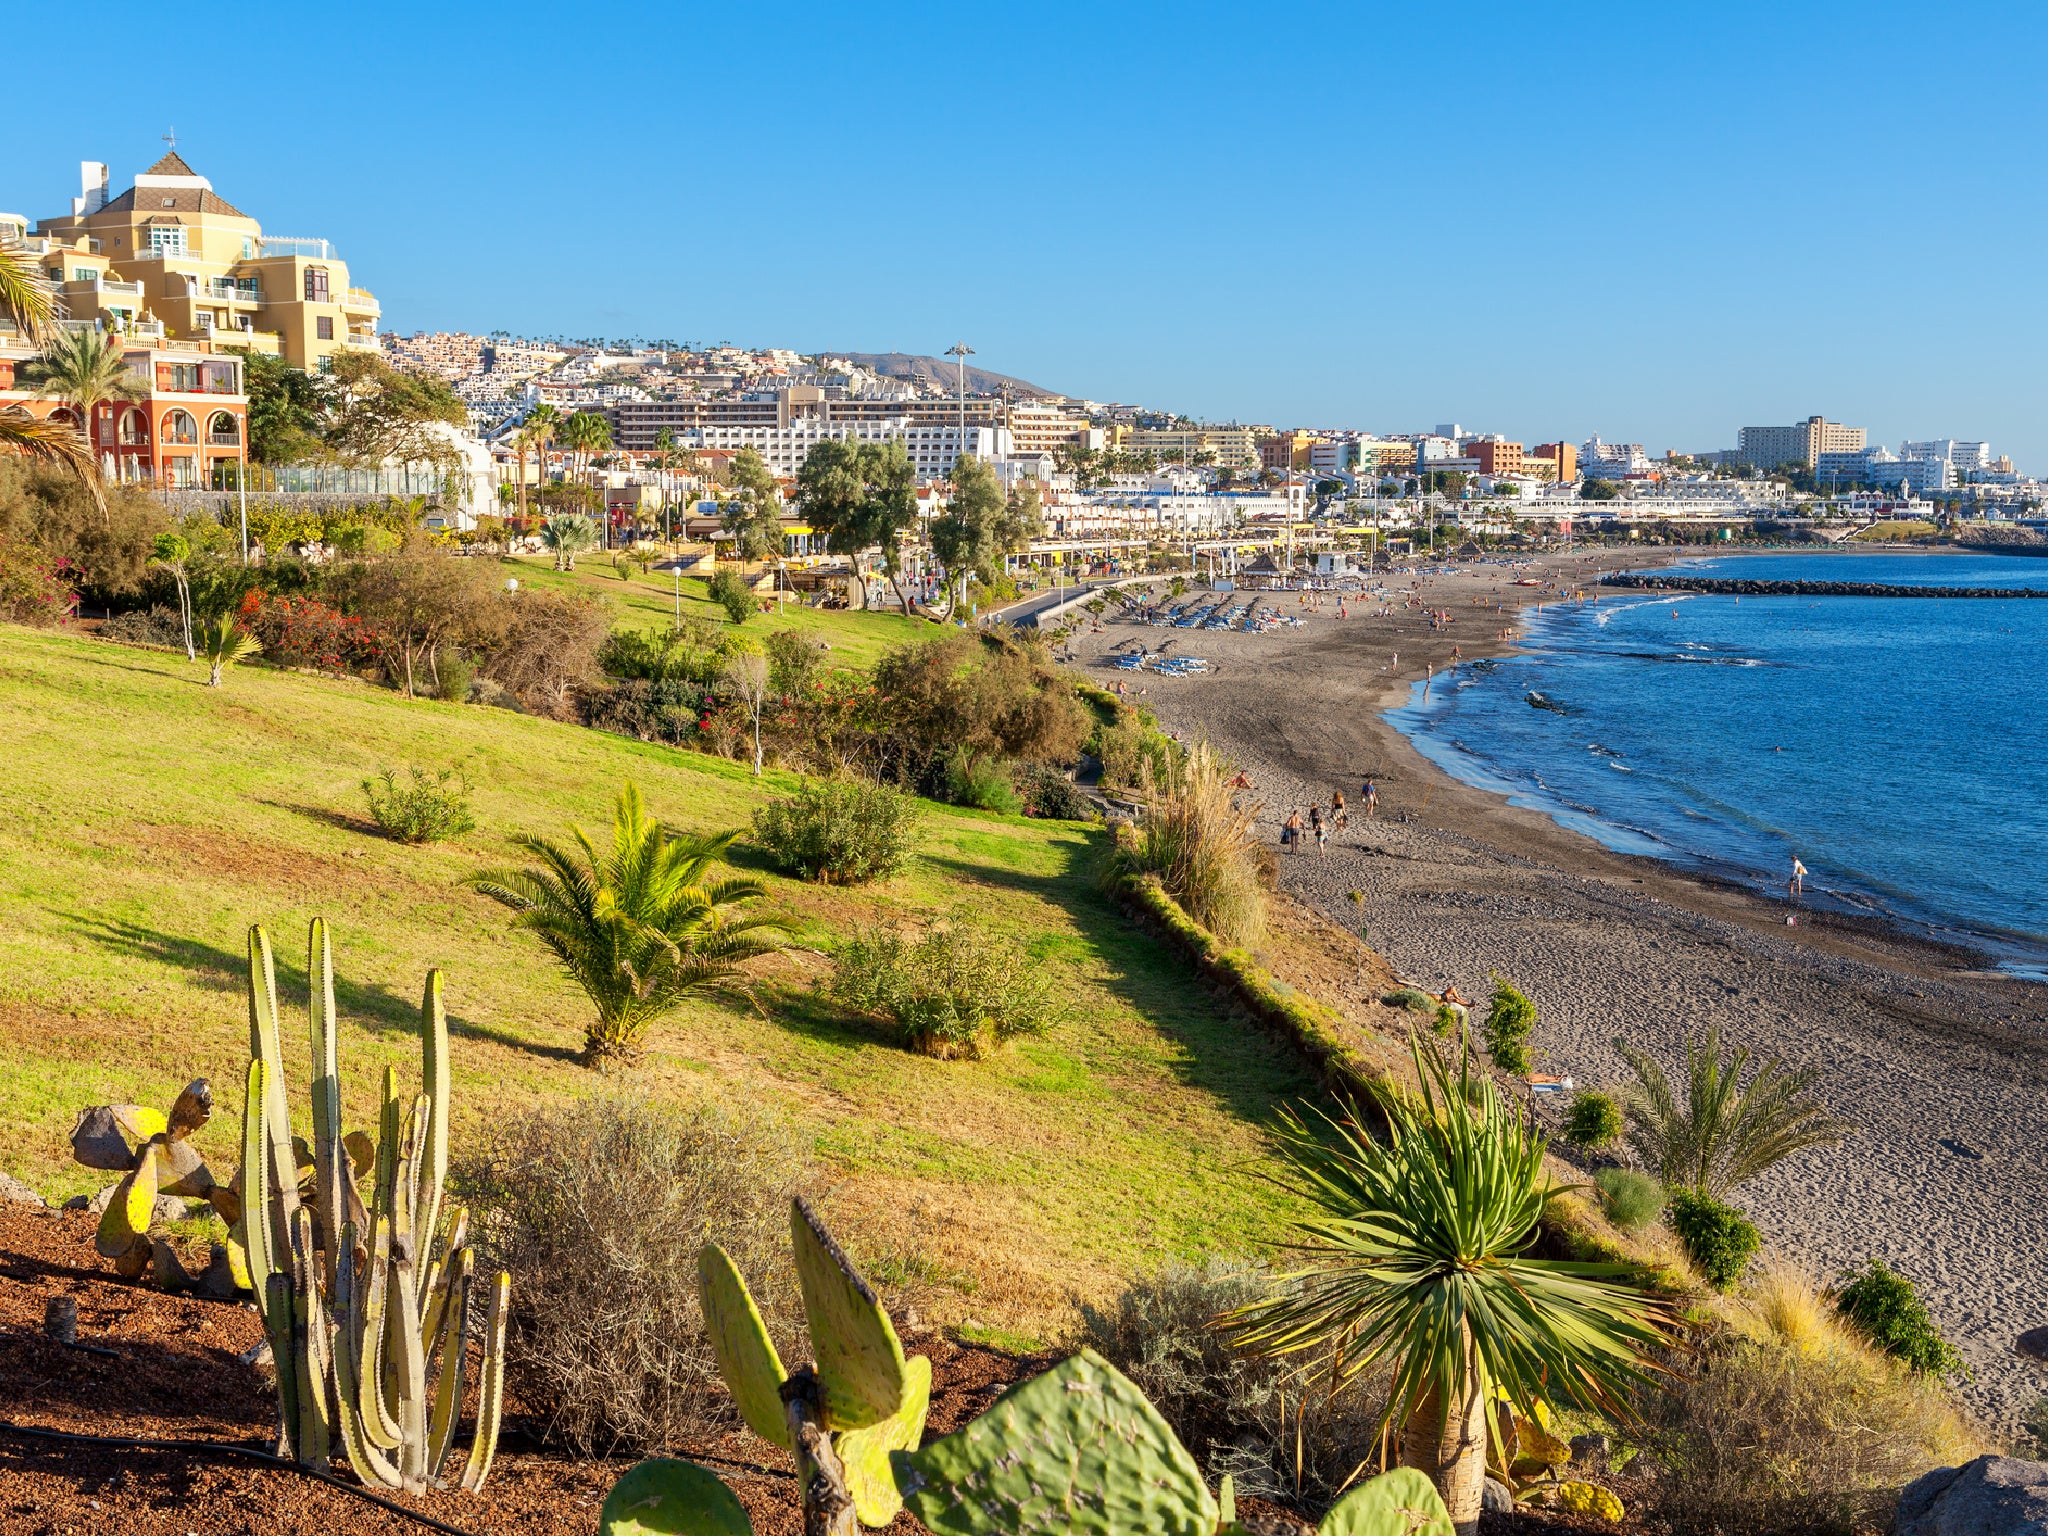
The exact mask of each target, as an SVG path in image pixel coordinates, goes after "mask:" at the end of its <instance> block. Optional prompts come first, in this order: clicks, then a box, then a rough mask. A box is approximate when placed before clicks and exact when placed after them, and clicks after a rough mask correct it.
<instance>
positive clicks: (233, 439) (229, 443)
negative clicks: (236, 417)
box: [206, 432, 242, 448]
mask: <svg viewBox="0 0 2048 1536" xmlns="http://www.w3.org/2000/svg"><path fill="white" fill-rule="evenodd" d="M206 445H207V446H208V447H209V448H239V447H241V446H242V439H241V436H240V434H238V433H231V434H229V435H228V436H226V437H222V436H221V435H220V434H219V433H218V432H212V433H208V434H207V438H206Z"/></svg>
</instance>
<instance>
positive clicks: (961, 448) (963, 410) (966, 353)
mask: <svg viewBox="0 0 2048 1536" xmlns="http://www.w3.org/2000/svg"><path fill="white" fill-rule="evenodd" d="M946 356H948V357H955V358H958V359H959V360H960V436H959V438H958V439H957V440H956V441H955V443H954V452H955V455H956V456H957V455H959V454H962V453H965V452H966V451H967V359H969V358H970V357H972V356H974V348H972V347H970V346H969V345H967V343H966V342H964V341H956V342H954V343H953V345H952V346H950V347H948V348H946Z"/></svg>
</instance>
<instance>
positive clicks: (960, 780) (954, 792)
mask: <svg viewBox="0 0 2048 1536" xmlns="http://www.w3.org/2000/svg"><path fill="white" fill-rule="evenodd" d="M941 788H942V789H943V790H944V792H945V796H946V799H947V800H948V801H949V802H950V803H952V804H954V805H965V806H971V807H973V808H974V809H975V810H978V811H999V812H1001V813H1002V814H1003V815H1005V816H1014V815H1016V814H1017V812H1018V810H1019V809H1020V808H1021V807H1022V803H1023V802H1021V801H1020V800H1019V799H1018V798H1017V791H1016V789H1015V788H1013V787H1012V785H1011V783H1010V774H1009V770H1008V769H1006V768H1005V767H1004V766H1003V765H1002V764H1001V763H1000V762H998V761H996V760H995V759H994V758H990V757H980V756H977V755H976V754H974V753H972V752H969V751H968V750H967V749H966V748H965V747H958V748H955V749H954V751H953V754H952V756H950V757H948V758H947V759H946V772H945V777H944V780H943V782H942V784H941Z"/></svg>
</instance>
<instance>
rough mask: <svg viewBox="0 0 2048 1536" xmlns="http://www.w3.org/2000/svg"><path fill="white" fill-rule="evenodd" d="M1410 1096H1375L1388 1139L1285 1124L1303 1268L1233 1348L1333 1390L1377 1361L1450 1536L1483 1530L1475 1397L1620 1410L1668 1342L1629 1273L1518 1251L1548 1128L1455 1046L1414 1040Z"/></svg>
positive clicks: (1659, 1317)
mask: <svg viewBox="0 0 2048 1536" xmlns="http://www.w3.org/2000/svg"><path fill="white" fill-rule="evenodd" d="M1410 1048H1411V1051H1412V1053H1413V1055H1414V1059H1415V1069H1416V1075H1417V1077H1418V1078H1419V1080H1420V1083H1421V1091H1420V1093H1419V1094H1415V1095H1408V1094H1389V1095H1388V1096H1387V1098H1386V1100H1385V1102H1384V1103H1383V1105H1382V1110H1383V1112H1384V1115H1385V1119H1386V1121H1387V1134H1386V1140H1385V1141H1384V1142H1382V1141H1378V1140H1375V1139H1374V1138H1373V1137H1372V1136H1371V1135H1369V1134H1368V1133H1367V1132H1366V1131H1364V1130H1363V1129H1362V1128H1361V1127H1360V1126H1359V1124H1358V1123H1357V1120H1356V1118H1355V1117H1354V1118H1353V1119H1350V1120H1345V1121H1339V1120H1335V1119H1331V1118H1329V1117H1328V1116H1324V1115H1320V1114H1315V1115H1314V1116H1313V1118H1308V1117H1302V1116H1292V1115H1290V1116H1288V1117H1287V1119H1286V1129H1285V1134H1284V1149H1285V1152H1286V1154H1287V1156H1288V1159H1289V1161H1290V1162H1291V1164H1292V1176H1291V1178H1289V1180H1288V1182H1289V1183H1290V1184H1291V1186H1292V1187H1293V1188H1294V1190H1295V1191H1296V1192H1297V1193H1298V1194H1299V1195H1301V1196H1302V1197H1303V1198H1304V1199H1306V1200H1307V1201H1308V1202H1309V1203H1310V1204H1311V1205H1312V1206H1314V1207H1316V1209H1317V1214H1316V1215H1314V1216H1312V1217H1311V1218H1309V1219H1308V1220H1305V1221H1303V1222H1302V1223H1300V1226H1299V1233H1300V1236H1299V1238H1298V1239H1297V1241H1296V1242H1295V1243H1294V1244H1293V1245H1292V1246H1293V1247H1294V1249H1295V1250H1296V1251H1297V1252H1299V1253H1301V1254H1302V1256H1303V1258H1304V1259H1305V1260H1306V1262H1305V1264H1304V1265H1303V1266H1302V1267H1301V1268H1299V1269H1297V1270H1295V1271H1293V1272H1291V1273H1288V1274H1285V1275H1280V1276H1276V1286H1277V1287H1278V1288H1276V1290H1275V1292H1274V1294H1273V1296H1272V1297H1271V1298H1270V1299H1269V1300H1266V1301H1263V1302H1259V1303H1255V1304H1254V1305H1252V1306H1250V1307H1247V1308H1244V1309H1242V1310H1240V1311H1239V1312H1236V1313H1233V1314H1231V1316H1230V1319H1229V1326H1230V1331H1231V1333H1232V1335H1233V1337H1234V1338H1235V1340H1236V1342H1237V1343H1238V1344H1239V1345H1240V1346H1241V1347H1244V1348H1247V1349H1251V1350H1254V1351H1256V1352H1258V1353H1261V1354H1265V1355H1271V1356H1300V1357H1305V1364H1306V1366H1307V1368H1308V1370H1309V1372H1310V1374H1311V1375H1315V1376H1324V1377H1327V1378H1328V1379H1330V1380H1331V1381H1332V1382H1333V1383H1339V1382H1343V1381H1347V1380H1349V1379H1351V1378H1352V1377H1355V1376H1356V1375H1358V1374H1359V1373H1360V1372H1362V1371H1367V1370H1370V1369H1372V1368H1373V1367H1375V1366H1376V1365H1379V1364H1381V1363H1382V1362H1385V1363H1388V1364H1391V1366H1392V1368H1393V1383H1392V1388H1391V1391H1390V1393H1389V1397H1388V1403H1387V1419H1388V1422H1389V1423H1391V1424H1393V1425H1396V1426H1398V1427H1399V1430H1400V1461H1401V1464H1402V1465H1403V1466H1406V1467H1413V1468H1416V1469H1418V1470H1419V1471H1421V1472H1423V1473H1425V1474H1427V1475H1428V1477H1429V1478H1430V1480H1431V1481H1432V1482H1433V1483H1435V1485H1436V1486H1437V1488H1438V1489H1439V1491H1440V1492H1441V1493H1442V1494H1443V1499H1444V1503H1445V1505H1446V1506H1447V1507H1448V1509H1449V1511H1450V1515H1451V1519H1452V1522H1453V1523H1454V1524H1455V1526H1456V1527H1457V1529H1458V1531H1459V1532H1460V1533H1461V1536H1466V1533H1469V1532H1471V1531H1474V1530H1476V1529H1477V1527H1478V1519H1479V1505H1480V1495H1481V1493H1482V1491H1483V1489H1484V1484H1485V1475H1486V1452H1487V1440H1488V1431H1489V1426H1488V1414H1487V1411H1486V1410H1487V1405H1488V1404H1489V1403H1492V1402H1495V1401H1496V1400H1499V1401H1504V1402H1505V1403H1507V1404H1508V1405H1510V1406H1511V1407H1512V1409H1513V1410H1514V1411H1515V1412H1516V1413H1517V1414H1522V1415H1530V1414H1533V1413H1534V1412H1535V1410H1536V1404H1538V1403H1539V1402H1547V1403H1549V1404H1553V1405H1557V1406H1567V1407H1575V1408H1582V1409H1588V1410H1594V1411H1599V1412H1604V1413H1608V1414H1612V1415H1615V1416H1617V1417H1622V1416H1625V1415H1626V1414H1627V1411H1628V1410H1627V1406H1626V1404H1627V1399H1628V1395H1629V1393H1630V1391H1631V1389H1633V1388H1635V1387H1637V1386H1640V1385H1641V1384H1643V1382H1644V1381H1645V1380H1646V1378H1647V1373H1648V1371H1649V1370H1650V1369H1651V1366H1650V1363H1649V1362H1650V1353H1651V1351H1652V1350H1654V1349H1656V1348H1657V1347H1658V1346H1659V1345H1661V1344H1663V1343H1665V1342H1666V1340H1667V1338H1668V1331H1667V1327H1666V1319H1665V1317H1664V1314H1663V1309H1662V1308H1661V1306H1660V1305H1659V1304H1658V1303H1657V1302H1655V1301H1654V1300H1652V1299H1651V1298H1650V1297H1649V1296H1647V1295H1645V1294H1644V1293H1643V1292H1641V1291H1640V1290H1638V1289H1636V1288H1635V1287H1634V1286H1633V1285H1632V1284H1630V1283H1629V1276H1630V1273H1631V1272H1630V1270H1629V1268H1628V1266H1625V1265H1619V1264H1589V1263H1580V1262H1576V1261H1570V1260H1561V1259H1538V1258H1532V1257H1530V1253H1529V1250H1530V1248H1531V1246H1532V1245H1533V1244H1534V1242H1535V1240H1536V1235H1537V1225H1538V1222H1539V1221H1540V1219H1541V1217H1542V1214H1543V1207H1544V1202H1545V1201H1546V1200H1548V1199H1549V1198H1550V1197H1551V1196H1552V1195H1553V1194H1555V1193H1557V1192H1558V1190H1557V1187H1556V1186H1554V1185H1553V1184H1552V1183H1551V1181H1550V1179H1549V1177H1548V1176H1547V1175H1546V1174H1545V1173H1544V1171H1543V1152H1544V1147H1545V1138H1544V1136H1543V1135H1542V1133H1541V1132H1540V1131H1538V1130H1537V1129H1536V1128H1535V1127H1534V1126H1533V1125H1532V1124H1531V1123H1530V1122H1529V1121H1528V1119H1527V1118H1526V1117H1525V1116H1524V1114H1523V1113H1522V1111H1521V1110H1520V1109H1510V1108H1509V1107H1508V1105H1507V1104H1506V1103H1505V1102H1504V1101H1503V1099H1502V1098H1501V1095H1500V1093H1499V1092H1498V1090H1497V1089H1496V1088H1495V1087H1494V1085H1493V1082H1492V1080H1491V1079H1490V1078H1488V1077H1487V1076H1486V1075H1485V1074H1484V1073H1482V1072H1476V1071H1474V1070H1473V1065H1472V1059H1471V1054H1470V1048H1469V1046H1468V1045H1466V1043H1465V1042H1464V1041H1463V1040H1460V1041H1459V1042H1458V1043H1457V1046H1456V1047H1455V1049H1454V1052H1453V1054H1455V1055H1456V1057H1457V1062H1456V1064H1455V1065H1453V1064H1452V1061H1451V1058H1450V1055H1447V1054H1445V1053H1441V1052H1439V1051H1438V1050H1437V1049H1435V1048H1434V1047H1425V1046H1423V1045H1422V1044H1420V1043H1419V1042H1416V1041H1414V1040H1413V1039H1412V1038H1411V1047H1410Z"/></svg>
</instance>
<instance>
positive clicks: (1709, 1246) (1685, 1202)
mask: <svg viewBox="0 0 2048 1536" xmlns="http://www.w3.org/2000/svg"><path fill="white" fill-rule="evenodd" d="M1669 1219H1670V1222H1671V1228H1672V1230H1673V1231H1674V1232H1676V1233H1677V1234H1678V1240H1679V1241H1680V1242H1681V1243H1683V1244H1684V1245H1685V1251H1686V1253H1687V1254H1688V1255H1690V1256H1691V1258H1692V1262H1693V1267H1694V1268H1695V1269H1697V1270H1698V1271H1699V1272H1700V1274H1701V1275H1703V1276H1704V1277H1705V1278H1706V1281H1707V1283H1708V1284H1709V1285H1711V1286H1713V1287H1714V1288H1715V1289H1716V1290H1722V1291H1726V1290H1730V1289H1732V1288H1733V1287H1734V1285H1735V1283H1736V1282H1737V1281H1739V1280H1740V1279H1741V1278H1742V1274H1743V1271H1744V1270H1746V1269H1748V1268H1749V1261H1750V1260H1751V1259H1752V1258H1754V1257H1755V1256H1756V1252H1757V1250H1758V1249H1759V1248H1761V1247H1763V1245H1764V1240H1763V1238H1762V1237H1760V1236H1758V1234H1757V1230H1756V1228H1755V1227H1753V1226H1751V1225H1750V1223H1749V1218H1748V1217H1746V1216H1744V1215H1743V1214H1742V1212H1740V1211H1738V1210H1736V1209H1735V1207H1734V1206H1732V1205H1723V1204H1722V1203H1721V1202H1720V1201H1719V1200H1716V1199H1715V1198H1714V1197H1713V1196H1712V1195H1702V1194H1698V1193H1695V1192H1694V1191H1692V1190H1689V1189H1688V1190H1679V1191H1678V1192H1677V1193H1675V1194H1673V1195H1672V1197H1671V1209H1670V1213H1669Z"/></svg>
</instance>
